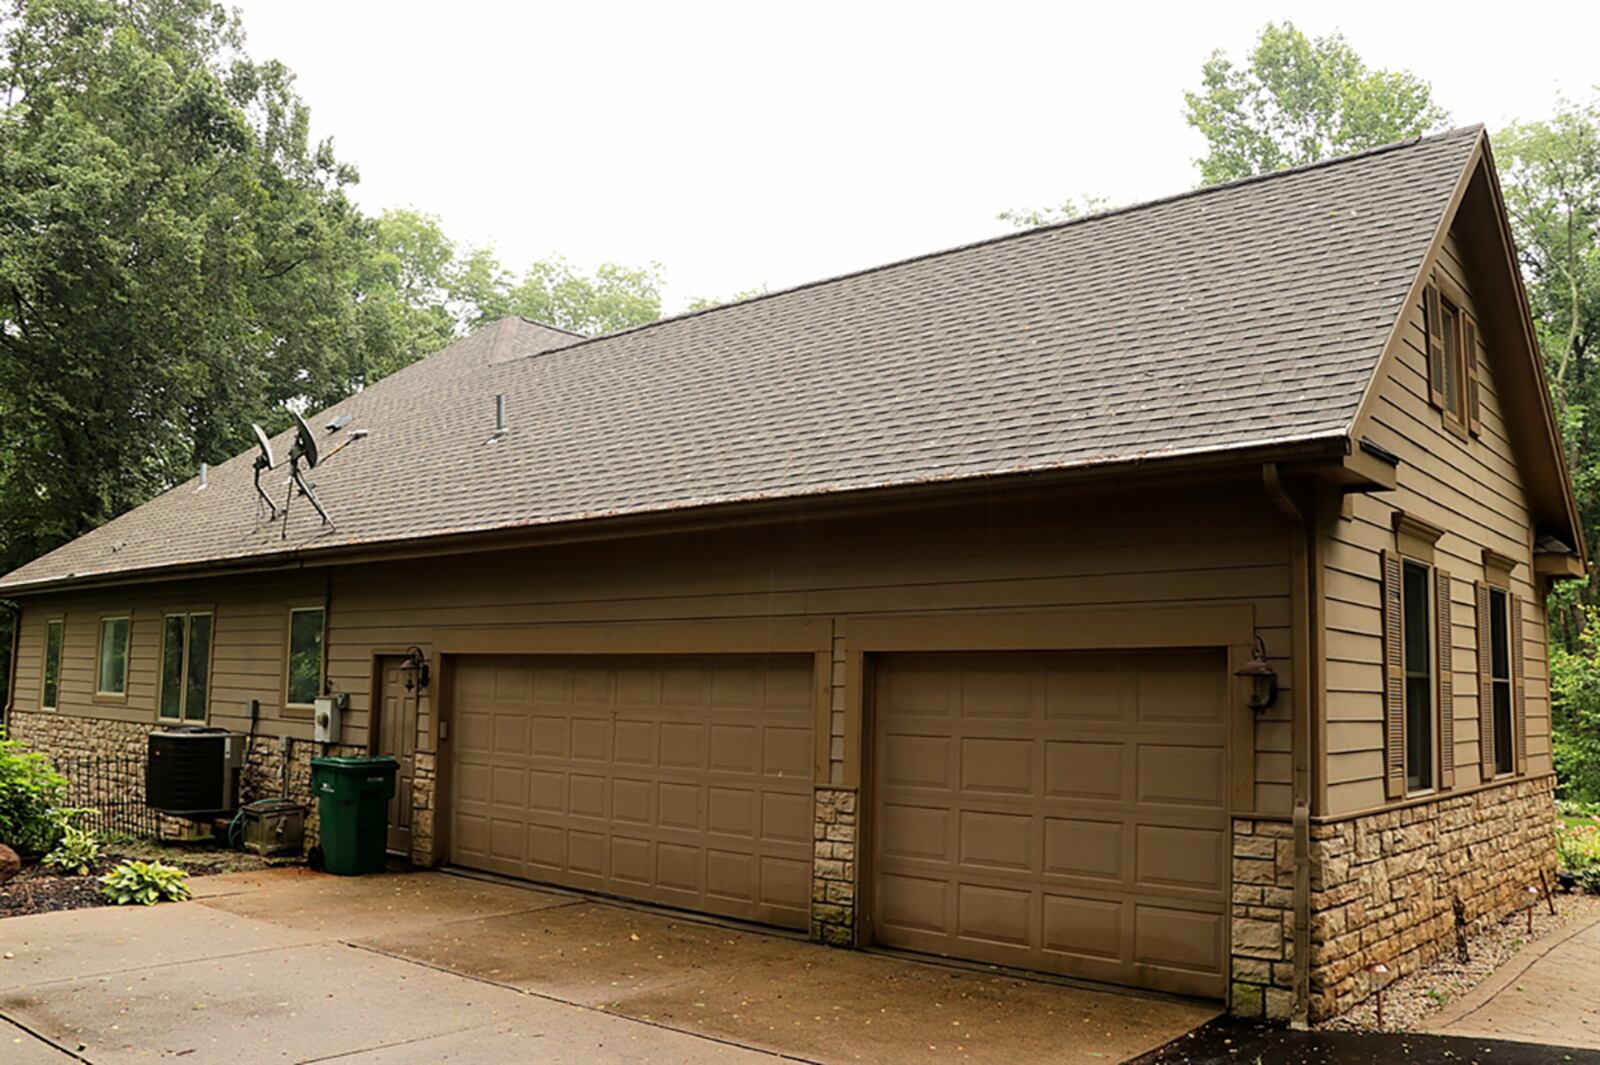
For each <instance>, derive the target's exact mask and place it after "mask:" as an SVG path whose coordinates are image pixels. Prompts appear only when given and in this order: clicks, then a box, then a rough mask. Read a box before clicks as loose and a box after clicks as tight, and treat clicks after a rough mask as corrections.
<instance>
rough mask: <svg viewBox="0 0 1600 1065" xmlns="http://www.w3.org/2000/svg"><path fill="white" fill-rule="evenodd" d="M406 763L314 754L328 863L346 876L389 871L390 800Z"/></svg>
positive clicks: (324, 859)
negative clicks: (386, 868) (386, 863)
mask: <svg viewBox="0 0 1600 1065" xmlns="http://www.w3.org/2000/svg"><path fill="white" fill-rule="evenodd" d="M399 769H400V763H399V762H397V761H395V760H394V759H393V758H391V757H389V756H388V755H378V756H376V757H373V758H346V757H337V756H330V757H327V758H313V759H311V790H312V791H313V792H314V793H315V794H316V796H317V815H318V817H319V818H320V820H321V828H320V832H321V837H322V842H321V846H322V867H323V868H324V869H326V870H327V871H328V872H330V873H337V874H338V875H340V876H359V875H361V874H362V873H381V872H383V863H384V853H385V852H386V851H387V849H388V841H389V800H390V798H392V797H393V796H394V778H395V773H396V772H398V771H399Z"/></svg>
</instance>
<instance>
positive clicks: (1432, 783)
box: [1383, 551, 1441, 799]
mask: <svg viewBox="0 0 1600 1065" xmlns="http://www.w3.org/2000/svg"><path fill="white" fill-rule="evenodd" d="M1440 594H1441V593H1440V592H1439V590H1438V584H1437V583H1436V581H1435V578H1434V573H1433V568H1432V567H1431V566H1428V565H1426V564H1424V563H1421V562H1415V561H1412V560H1411V559H1408V558H1404V557H1402V556H1400V555H1398V554H1395V553H1392V552H1389V551H1385V552H1384V553H1383V628H1384V787H1385V791H1386V793H1387V794H1388V796H1389V797H1390V798H1392V799H1397V798H1402V797H1404V795H1405V794H1406V793H1407V792H1417V791H1427V790H1429V789H1431V788H1434V787H1436V786H1437V783H1438V760H1439V753H1438V752H1439V748H1438V742H1439V730H1438V717H1437V715H1438V708H1439V695H1440V689H1439V686H1438V673H1437V669H1438V666H1437V664H1436V659H1437V656H1438V653H1439V648H1438V646H1437V643H1436V639H1437V632H1436V628H1435V624H1434V614H1435V611H1436V610H1437V609H1438V597H1439V596H1440Z"/></svg>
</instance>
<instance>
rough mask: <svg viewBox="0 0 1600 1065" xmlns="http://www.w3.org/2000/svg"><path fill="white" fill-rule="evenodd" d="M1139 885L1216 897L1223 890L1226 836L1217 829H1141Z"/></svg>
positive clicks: (1136, 835) (1137, 839) (1164, 826)
mask: <svg viewBox="0 0 1600 1065" xmlns="http://www.w3.org/2000/svg"><path fill="white" fill-rule="evenodd" d="M1134 838H1135V840H1136V848H1135V853H1136V854H1137V856H1138V861H1137V869H1138V877H1137V882H1138V883H1139V884H1140V885H1141V886H1145V887H1153V888H1158V889H1159V888H1182V889H1186V890H1195V891H1202V892H1208V893H1212V894H1215V893H1217V892H1220V891H1221V890H1222V889H1223V877H1224V870H1225V867H1226V865H1227V833H1226V832H1223V831H1220V830H1218V829H1204V828H1174V827H1173V826H1171V825H1140V826H1138V828H1137V830H1136V832H1135V836H1134Z"/></svg>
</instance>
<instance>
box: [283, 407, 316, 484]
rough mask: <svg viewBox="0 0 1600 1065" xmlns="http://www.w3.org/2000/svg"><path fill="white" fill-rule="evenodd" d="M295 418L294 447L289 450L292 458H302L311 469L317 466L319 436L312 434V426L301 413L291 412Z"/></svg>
mask: <svg viewBox="0 0 1600 1065" xmlns="http://www.w3.org/2000/svg"><path fill="white" fill-rule="evenodd" d="M289 414H290V416H291V417H293V418H294V447H293V448H292V449H291V450H290V452H289V457H290V458H291V459H301V460H303V461H304V462H305V464H306V465H307V466H308V467H310V468H311V469H313V470H314V469H316V468H317V438H316V437H315V436H313V435H312V434H311V426H309V425H307V424H306V420H305V419H304V418H302V417H300V415H298V414H296V413H294V411H290V412H289Z"/></svg>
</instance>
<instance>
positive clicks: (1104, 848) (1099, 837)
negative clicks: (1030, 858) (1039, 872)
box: [1044, 817, 1128, 880]
mask: <svg viewBox="0 0 1600 1065" xmlns="http://www.w3.org/2000/svg"><path fill="white" fill-rule="evenodd" d="M1127 838H1128V832H1127V826H1125V825H1124V824H1122V822H1120V821H1092V820H1085V819H1082V818H1072V817H1046V818H1045V819H1044V872H1045V873H1046V874H1049V873H1054V874H1057V875H1059V876H1079V877H1092V878H1094V879H1098V880H1121V879H1122V878H1123V877H1124V876H1126V875H1127V873H1126V871H1125V870H1126V865H1127V862H1126V858H1125V857H1124V854H1125V852H1126V851H1127V849H1128V842H1127Z"/></svg>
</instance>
